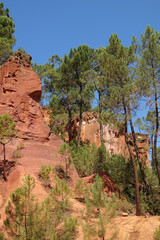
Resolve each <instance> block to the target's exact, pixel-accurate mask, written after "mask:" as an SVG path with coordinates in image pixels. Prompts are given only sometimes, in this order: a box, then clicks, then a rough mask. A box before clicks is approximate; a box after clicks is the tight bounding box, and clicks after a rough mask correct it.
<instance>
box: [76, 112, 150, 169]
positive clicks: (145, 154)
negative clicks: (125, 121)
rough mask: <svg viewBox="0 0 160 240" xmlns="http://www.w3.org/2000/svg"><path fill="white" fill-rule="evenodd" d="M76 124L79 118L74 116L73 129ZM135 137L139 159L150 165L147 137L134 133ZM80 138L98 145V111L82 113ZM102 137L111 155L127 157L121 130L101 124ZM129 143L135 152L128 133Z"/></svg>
mask: <svg viewBox="0 0 160 240" xmlns="http://www.w3.org/2000/svg"><path fill="white" fill-rule="evenodd" d="M78 125H79V118H78V117H76V118H74V120H73V131H75V130H76V131H78ZM136 138H137V144H138V149H139V153H140V156H141V159H142V160H144V162H145V163H146V165H147V166H150V156H149V151H148V147H149V137H148V135H147V134H139V133H136ZM81 139H82V141H83V142H87V141H89V142H90V143H95V145H96V146H97V147H99V146H100V130H99V122H98V113H96V112H86V113H84V114H83V119H82V128H81ZM103 139H104V144H105V146H106V149H107V150H108V151H109V152H110V154H111V155H113V154H122V155H123V156H124V157H129V153H128V149H127V146H126V143H125V135H124V133H123V132H119V131H118V130H116V129H115V128H113V127H112V126H111V125H109V124H106V125H103ZM129 143H130V146H131V149H132V152H133V154H135V151H134V146H133V139H132V137H131V134H129Z"/></svg>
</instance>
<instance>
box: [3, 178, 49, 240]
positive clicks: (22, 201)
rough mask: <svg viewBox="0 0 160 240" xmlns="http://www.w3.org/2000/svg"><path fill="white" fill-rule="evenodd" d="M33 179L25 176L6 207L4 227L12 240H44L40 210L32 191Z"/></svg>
mask: <svg viewBox="0 0 160 240" xmlns="http://www.w3.org/2000/svg"><path fill="white" fill-rule="evenodd" d="M34 187H35V179H34V178H33V177H31V176H30V175H27V176H26V177H25V178H24V179H23V184H22V185H21V187H19V188H17V189H16V190H15V191H14V192H13V193H12V194H11V195H10V200H9V201H8V205H7V206H6V209H5V212H6V215H7V217H6V220H5V221H4V225H5V227H6V230H7V232H8V234H9V235H10V236H12V237H13V238H14V239H19V240H20V239H25V240H32V239H34V240H35V239H37V240H38V239H45V238H44V235H43V228H42V224H41V221H42V219H40V216H41V214H40V208H39V205H38V202H37V200H36V199H35V197H34V195H33V194H32V191H33V189H34Z"/></svg>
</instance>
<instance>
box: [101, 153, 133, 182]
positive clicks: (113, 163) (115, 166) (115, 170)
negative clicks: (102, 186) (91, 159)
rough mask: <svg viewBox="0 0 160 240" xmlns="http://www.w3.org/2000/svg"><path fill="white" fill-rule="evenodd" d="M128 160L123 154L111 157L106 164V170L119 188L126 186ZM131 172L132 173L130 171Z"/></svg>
mask: <svg viewBox="0 0 160 240" xmlns="http://www.w3.org/2000/svg"><path fill="white" fill-rule="evenodd" d="M127 162H128V161H127V159H126V158H125V157H123V156H122V155H121V154H115V155H113V156H109V157H108V158H107V160H106V162H105V164H104V169H106V171H107V172H108V173H109V174H110V175H111V177H112V178H113V179H114V181H115V183H116V184H118V186H120V185H123V186H125V184H126V180H127V179H126V174H125V173H126V172H127V171H129V168H127ZM129 172H130V171H129ZM129 174H130V173H129Z"/></svg>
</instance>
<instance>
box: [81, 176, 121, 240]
mask: <svg viewBox="0 0 160 240" xmlns="http://www.w3.org/2000/svg"><path fill="white" fill-rule="evenodd" d="M85 203H86V215H85V218H86V219H87V220H86V221H87V229H86V228H85V227H84V228H83V230H84V236H85V239H90V234H91V235H92V234H93V233H92V230H91V229H92V224H93V223H92V221H91V218H92V217H94V218H96V219H97V221H96V222H94V234H95V235H94V236H98V237H101V238H103V239H104V238H105V235H106V232H107V224H108V223H109V222H110V221H111V219H112V218H113V217H114V216H115V214H116V207H117V203H116V201H115V197H114V196H112V197H111V199H108V196H107V194H106V193H105V192H104V190H103V183H102V181H101V178H100V177H99V176H96V178H95V180H94V183H93V185H90V186H89V192H88V194H86V196H85ZM86 231H87V234H86Z"/></svg>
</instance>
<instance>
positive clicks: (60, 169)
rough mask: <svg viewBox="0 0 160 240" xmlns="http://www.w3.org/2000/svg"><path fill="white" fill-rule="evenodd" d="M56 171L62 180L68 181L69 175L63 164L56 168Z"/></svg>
mask: <svg viewBox="0 0 160 240" xmlns="http://www.w3.org/2000/svg"><path fill="white" fill-rule="evenodd" d="M54 171H55V173H56V174H57V176H58V177H59V178H60V179H66V178H67V173H66V172H65V171H64V167H63V166H62V165H61V164H57V165H55V166H54Z"/></svg>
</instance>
